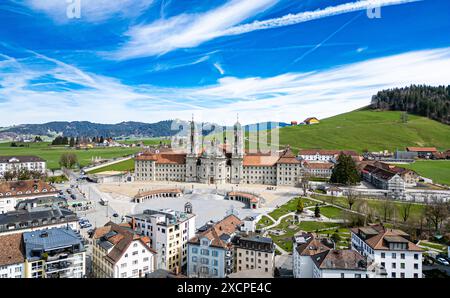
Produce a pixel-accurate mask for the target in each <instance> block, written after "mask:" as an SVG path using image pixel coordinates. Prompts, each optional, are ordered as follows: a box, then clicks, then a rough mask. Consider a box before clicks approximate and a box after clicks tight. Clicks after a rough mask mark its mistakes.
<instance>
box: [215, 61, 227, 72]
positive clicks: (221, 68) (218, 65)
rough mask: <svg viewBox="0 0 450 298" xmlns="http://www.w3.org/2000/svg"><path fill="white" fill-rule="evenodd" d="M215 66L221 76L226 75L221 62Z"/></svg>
mask: <svg viewBox="0 0 450 298" xmlns="http://www.w3.org/2000/svg"><path fill="white" fill-rule="evenodd" d="M213 65H214V67H215V68H216V69H217V71H218V72H219V73H220V74H221V75H224V74H225V70H223V67H222V65H221V64H220V63H219V62H216V63H214V64H213Z"/></svg>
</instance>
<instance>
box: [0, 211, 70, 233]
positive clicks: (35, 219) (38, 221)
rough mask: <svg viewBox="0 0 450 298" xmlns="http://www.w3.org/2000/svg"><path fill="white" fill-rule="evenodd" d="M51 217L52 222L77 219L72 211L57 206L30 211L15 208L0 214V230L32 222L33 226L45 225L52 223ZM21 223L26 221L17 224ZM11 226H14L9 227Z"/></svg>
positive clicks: (30, 224) (17, 227) (29, 224)
mask: <svg viewBox="0 0 450 298" xmlns="http://www.w3.org/2000/svg"><path fill="white" fill-rule="evenodd" d="M52 219H54V220H55V222H54V223H61V222H72V221H77V220H78V217H77V215H76V214H75V213H73V212H72V211H70V210H68V209H65V208H59V207H36V208H33V209H31V210H30V211H28V210H26V209H22V210H16V211H11V212H7V213H4V214H0V231H2V230H15V229H22V228H29V227H32V226H33V224H35V226H45V225H49V224H52V222H51V221H52ZM43 221H44V222H43ZM46 221H47V222H46ZM22 223H27V226H24V227H19V226H17V225H18V224H22ZM11 226H16V227H15V228H11Z"/></svg>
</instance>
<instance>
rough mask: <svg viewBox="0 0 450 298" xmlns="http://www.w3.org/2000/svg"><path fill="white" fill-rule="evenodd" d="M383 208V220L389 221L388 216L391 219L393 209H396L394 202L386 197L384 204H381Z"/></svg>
mask: <svg viewBox="0 0 450 298" xmlns="http://www.w3.org/2000/svg"><path fill="white" fill-rule="evenodd" d="M381 208H382V210H383V221H387V220H388V218H389V219H391V214H392V211H393V210H394V208H395V207H394V204H392V201H391V200H390V199H388V198H386V199H384V201H383V204H381Z"/></svg>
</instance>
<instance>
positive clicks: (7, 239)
mask: <svg viewBox="0 0 450 298" xmlns="http://www.w3.org/2000/svg"><path fill="white" fill-rule="evenodd" d="M24 260H25V256H24V254H23V245H22V233H15V234H10V235H4V236H0V266H8V265H13V264H19V263H23V262H24Z"/></svg>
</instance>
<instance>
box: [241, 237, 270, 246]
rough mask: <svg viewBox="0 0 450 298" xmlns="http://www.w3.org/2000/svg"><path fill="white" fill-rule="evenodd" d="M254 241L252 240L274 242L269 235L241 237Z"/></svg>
mask: <svg viewBox="0 0 450 298" xmlns="http://www.w3.org/2000/svg"><path fill="white" fill-rule="evenodd" d="M242 240H244V241H252V242H259V243H268V244H272V243H273V240H272V239H271V238H267V237H261V236H253V237H243V238H241V241H242Z"/></svg>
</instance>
